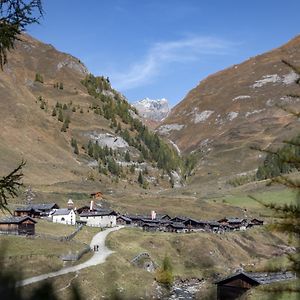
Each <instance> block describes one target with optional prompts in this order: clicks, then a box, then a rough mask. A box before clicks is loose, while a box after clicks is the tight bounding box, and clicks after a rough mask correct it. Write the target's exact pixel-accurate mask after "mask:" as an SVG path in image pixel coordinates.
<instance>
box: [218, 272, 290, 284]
mask: <svg viewBox="0 0 300 300" xmlns="http://www.w3.org/2000/svg"><path fill="white" fill-rule="evenodd" d="M236 277H244V278H245V277H247V278H248V279H250V280H252V281H253V282H255V283H256V284H258V285H260V284H270V283H274V282H280V281H285V280H292V279H296V275H295V274H293V273H292V272H272V273H266V272H255V273H254V272H238V273H235V274H233V275H230V276H228V277H226V278H224V279H222V280H220V281H218V282H216V284H224V283H227V282H230V281H231V280H234V279H235V278H236Z"/></svg>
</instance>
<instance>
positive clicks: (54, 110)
mask: <svg viewBox="0 0 300 300" xmlns="http://www.w3.org/2000/svg"><path fill="white" fill-rule="evenodd" d="M52 117H56V109H55V107H54V108H53V110H52Z"/></svg>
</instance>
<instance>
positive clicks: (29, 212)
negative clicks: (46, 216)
mask: <svg viewBox="0 0 300 300" xmlns="http://www.w3.org/2000/svg"><path fill="white" fill-rule="evenodd" d="M14 216H15V217H25V216H28V217H31V218H39V217H40V216H41V211H39V210H36V209H33V208H32V207H31V206H25V207H18V208H16V209H15V210H14Z"/></svg>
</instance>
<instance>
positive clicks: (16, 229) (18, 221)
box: [0, 216, 36, 235]
mask: <svg viewBox="0 0 300 300" xmlns="http://www.w3.org/2000/svg"><path fill="white" fill-rule="evenodd" d="M35 224H36V221H35V220H33V219H32V218H30V217H28V216H25V217H7V218H3V219H0V233H4V234H15V235H34V234H35Z"/></svg>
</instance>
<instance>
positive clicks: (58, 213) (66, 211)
mask: <svg viewBox="0 0 300 300" xmlns="http://www.w3.org/2000/svg"><path fill="white" fill-rule="evenodd" d="M71 211H72V209H67V208H60V209H57V210H56V211H55V213H54V214H53V215H52V216H68V215H69V214H70V212H71Z"/></svg>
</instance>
